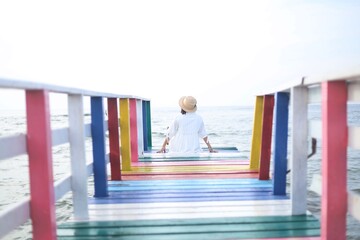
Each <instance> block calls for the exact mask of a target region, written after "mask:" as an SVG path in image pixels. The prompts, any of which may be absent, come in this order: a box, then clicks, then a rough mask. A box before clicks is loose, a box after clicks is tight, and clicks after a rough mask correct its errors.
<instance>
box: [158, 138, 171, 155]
mask: <svg viewBox="0 0 360 240" xmlns="http://www.w3.org/2000/svg"><path fill="white" fill-rule="evenodd" d="M168 144H169V138H168V137H166V138H165V140H164V143H163V144H162V146H161V149H160V150H159V151H157V153H166V145H168Z"/></svg>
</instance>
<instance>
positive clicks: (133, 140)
mask: <svg viewBox="0 0 360 240" xmlns="http://www.w3.org/2000/svg"><path fill="white" fill-rule="evenodd" d="M129 108H130V145H131V162H138V161H139V152H138V133H137V115H136V99H134V98H131V99H129Z"/></svg>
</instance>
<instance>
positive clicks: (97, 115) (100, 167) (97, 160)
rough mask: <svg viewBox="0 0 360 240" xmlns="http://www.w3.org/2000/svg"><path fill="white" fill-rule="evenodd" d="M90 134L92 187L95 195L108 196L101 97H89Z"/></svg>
mask: <svg viewBox="0 0 360 240" xmlns="http://www.w3.org/2000/svg"><path fill="white" fill-rule="evenodd" d="M91 135H92V145H93V147H92V151H93V158H94V188H95V193H94V194H95V196H96V197H106V196H108V191H107V167H106V159H105V152H106V148H105V126H104V106H103V98H102V97H91Z"/></svg>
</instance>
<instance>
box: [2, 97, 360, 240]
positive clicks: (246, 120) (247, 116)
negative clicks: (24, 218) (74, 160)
mask: <svg viewBox="0 0 360 240" xmlns="http://www.w3.org/2000/svg"><path fill="white" fill-rule="evenodd" d="M308 113H309V114H308V118H309V119H310V120H321V109H320V107H319V106H318V105H311V106H310V107H309V111H308ZM177 114H179V109H178V108H177V107H173V108H172V107H167V108H165V107H157V108H156V107H154V108H152V109H151V118H152V119H151V125H152V126H151V127H152V142H153V149H154V150H156V149H160V146H161V144H162V142H163V139H164V136H165V133H166V129H167V127H168V126H169V125H170V124H171V121H172V120H173V119H174V118H175V116H176V115H177ZM198 114H200V115H201V116H202V117H203V120H204V123H205V128H206V131H207V133H208V135H209V140H210V142H211V144H212V146H213V147H237V148H238V150H239V152H240V158H241V159H249V156H250V148H251V135H252V128H253V116H254V108H253V107H252V106H214V107H201V106H199V107H198ZM289 120H290V122H291V118H290V119H289ZM85 122H88V123H89V122H90V116H89V112H86V113H85ZM348 124H349V125H354V126H355V125H360V105H357V104H349V105H348ZM67 126H68V116H67V113H66V111H64V110H52V112H51V127H52V129H56V128H63V127H67ZM289 128H291V125H290V124H289ZM289 130H291V129H289ZM25 131H26V121H25V111H20V110H19V111H5V110H3V111H0V137H4V136H9V135H14V134H20V133H25ZM290 134H291V131H289V137H290ZM202 144H203V143H202ZM288 144H289V145H288V147H289V148H290V138H289V143H288ZM204 147H205V146H204ZM321 150H322V148H321V140H320V139H318V141H317V148H316V153H315V154H314V155H313V156H312V157H311V158H309V159H308V179H307V180H308V185H309V186H310V184H311V180H312V176H313V175H314V174H321ZM86 151H87V153H88V154H89V155H90V153H91V151H92V149H91V139H87V140H86ZM309 152H310V144H309ZM289 157H290V156H289ZM87 161H91V159H87ZM53 171H54V180H55V181H57V180H59V179H61V178H62V177H64V176H65V175H66V174H67V173H69V171H70V151H69V145H68V144H64V145H60V146H56V147H53ZM347 180H348V190H354V191H358V192H359V191H360V151H359V150H354V149H350V148H349V149H348V179H347ZM88 183H89V189H88V192H89V196H92V195H93V179H92V177H90V178H89V179H88ZM287 190H288V191H289V179H288V187H287ZM28 196H29V174H28V158H27V156H26V155H23V156H18V157H15V158H11V159H7V160H2V161H1V162H0V211H1V210H3V209H5V208H6V207H7V206H9V205H10V204H13V203H15V202H17V201H19V200H22V199H23V198H25V197H28ZM307 201H308V202H307V205H308V210H309V211H310V212H311V213H312V214H313V215H314V216H315V217H317V218H319V219H320V213H321V199H320V196H319V195H318V194H316V193H314V192H312V191H310V190H309V191H308V198H307ZM72 211H73V207H72V203H71V193H68V194H66V195H65V196H64V197H63V198H62V199H60V200H59V201H57V203H56V219H57V222H58V223H61V222H65V221H66V220H67V219H69V218H70V217H71V215H72ZM3 239H8V240H10V239H31V224H30V220H29V221H28V222H27V223H25V224H24V225H22V226H21V227H19V228H17V229H16V230H14V231H12V232H11V233H10V234H8V235H7V236H6V237H5V238H3ZM347 239H358V240H360V222H359V221H357V220H355V219H354V218H353V217H352V216H350V215H348V216H347Z"/></svg>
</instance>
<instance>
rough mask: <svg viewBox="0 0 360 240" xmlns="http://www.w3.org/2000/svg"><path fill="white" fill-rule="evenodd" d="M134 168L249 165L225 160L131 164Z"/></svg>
mask: <svg viewBox="0 0 360 240" xmlns="http://www.w3.org/2000/svg"><path fill="white" fill-rule="evenodd" d="M132 165H133V166H135V167H151V166H203V165H234V166H243V165H249V161H248V160H232V159H226V160H221V161H209V160H204V161H196V160H194V161H182V162H173V161H171V162H168V161H167V162H164V161H163V162H137V163H132Z"/></svg>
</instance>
